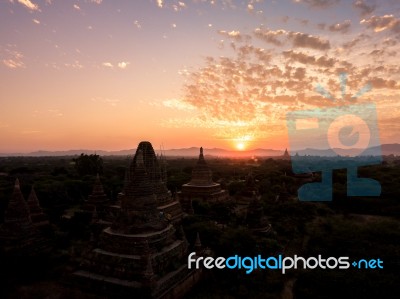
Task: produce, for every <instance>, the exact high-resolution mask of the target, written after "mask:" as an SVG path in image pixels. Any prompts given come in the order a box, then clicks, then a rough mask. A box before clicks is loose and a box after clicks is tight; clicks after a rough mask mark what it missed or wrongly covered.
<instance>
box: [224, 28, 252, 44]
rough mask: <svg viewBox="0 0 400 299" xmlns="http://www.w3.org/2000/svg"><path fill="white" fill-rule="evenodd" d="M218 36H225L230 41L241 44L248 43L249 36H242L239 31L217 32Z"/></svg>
mask: <svg viewBox="0 0 400 299" xmlns="http://www.w3.org/2000/svg"><path fill="white" fill-rule="evenodd" d="M218 34H220V35H223V36H226V37H228V38H230V39H232V40H236V41H238V42H243V41H246V42H248V41H250V40H251V36H250V35H248V34H242V33H240V31H239V30H231V31H225V30H219V31H218Z"/></svg>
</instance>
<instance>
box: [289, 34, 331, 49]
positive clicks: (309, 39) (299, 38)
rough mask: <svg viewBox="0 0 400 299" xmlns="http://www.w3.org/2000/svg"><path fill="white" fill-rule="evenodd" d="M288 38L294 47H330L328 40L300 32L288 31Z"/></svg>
mask: <svg viewBox="0 0 400 299" xmlns="http://www.w3.org/2000/svg"><path fill="white" fill-rule="evenodd" d="M289 39H290V40H291V41H292V43H293V46H294V47H302V48H310V49H315V50H328V49H330V47H331V46H330V43H329V40H325V39H322V38H320V37H318V36H314V35H310V34H306V33H302V32H290V33H289Z"/></svg>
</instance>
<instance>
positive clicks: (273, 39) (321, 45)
mask: <svg viewBox="0 0 400 299" xmlns="http://www.w3.org/2000/svg"><path fill="white" fill-rule="evenodd" d="M254 35H255V36H256V37H258V38H259V39H261V40H263V41H265V42H267V43H271V44H274V45H275V46H282V45H284V43H285V41H289V42H291V43H292V46H293V47H301V48H310V49H315V50H328V49H330V47H331V46H330V43H329V40H326V39H323V38H321V37H319V36H314V35H310V34H307V33H302V32H293V31H286V30H283V29H280V30H275V31H274V30H269V29H261V28H256V29H255V30H254Z"/></svg>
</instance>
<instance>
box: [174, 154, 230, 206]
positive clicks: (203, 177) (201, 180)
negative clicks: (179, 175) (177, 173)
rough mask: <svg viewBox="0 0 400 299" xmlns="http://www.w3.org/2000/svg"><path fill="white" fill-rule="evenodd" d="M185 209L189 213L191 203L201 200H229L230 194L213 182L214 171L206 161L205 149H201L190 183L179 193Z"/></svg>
mask: <svg viewBox="0 0 400 299" xmlns="http://www.w3.org/2000/svg"><path fill="white" fill-rule="evenodd" d="M178 195H179V197H180V200H181V203H182V207H183V209H184V210H185V211H186V212H188V211H189V210H190V209H191V201H192V200H193V199H200V200H204V201H223V200H227V199H228V194H227V192H226V191H225V190H222V188H221V185H220V184H218V183H215V182H214V181H213V180H212V170H211V168H210V167H209V166H208V165H207V162H206V160H205V159H204V153H203V148H202V147H201V148H200V155H199V159H198V160H197V163H196V165H195V167H194V168H193V170H192V178H191V180H190V182H189V183H187V184H184V185H183V186H182V191H181V192H179V193H178Z"/></svg>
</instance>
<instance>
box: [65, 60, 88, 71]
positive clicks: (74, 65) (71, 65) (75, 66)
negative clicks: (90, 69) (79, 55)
mask: <svg viewBox="0 0 400 299" xmlns="http://www.w3.org/2000/svg"><path fill="white" fill-rule="evenodd" d="M64 66H65V67H67V68H72V69H77V70H80V69H83V65H82V64H81V63H80V62H79V60H75V61H74V62H72V63H64Z"/></svg>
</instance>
